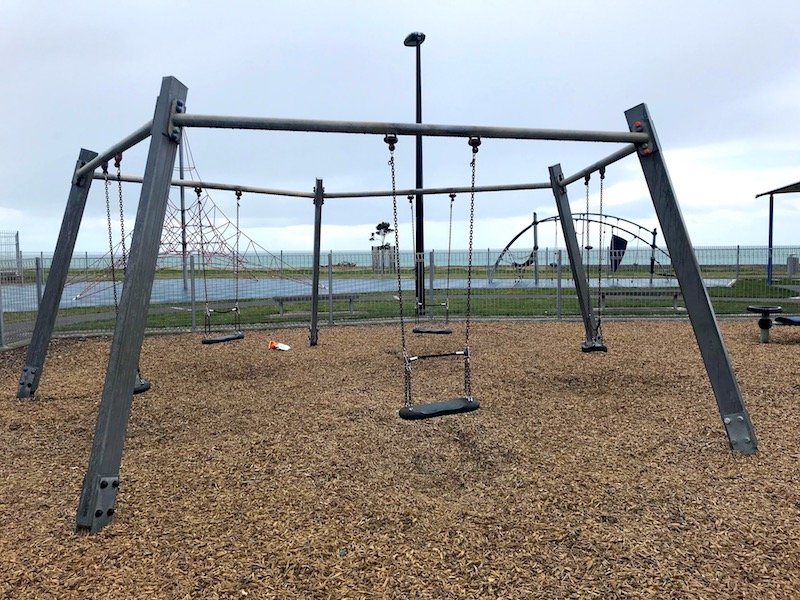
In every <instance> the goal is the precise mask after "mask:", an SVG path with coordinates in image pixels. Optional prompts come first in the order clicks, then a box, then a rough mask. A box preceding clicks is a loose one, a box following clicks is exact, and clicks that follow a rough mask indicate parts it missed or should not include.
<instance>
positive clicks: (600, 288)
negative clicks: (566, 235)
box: [594, 167, 606, 344]
mask: <svg viewBox="0 0 800 600" xmlns="http://www.w3.org/2000/svg"><path fill="white" fill-rule="evenodd" d="M605 178H606V168H605V167H601V169H600V236H599V253H598V258H597V299H598V300H597V326H596V327H595V336H594V337H595V341H599V342H600V343H601V344H602V343H603V330H602V328H601V321H602V308H601V307H602V302H601V301H600V299H601V298H602V297H603V182H604V181H605Z"/></svg>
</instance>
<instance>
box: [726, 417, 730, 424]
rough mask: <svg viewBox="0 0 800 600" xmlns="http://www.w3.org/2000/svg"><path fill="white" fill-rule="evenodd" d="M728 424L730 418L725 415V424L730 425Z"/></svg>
mask: <svg viewBox="0 0 800 600" xmlns="http://www.w3.org/2000/svg"><path fill="white" fill-rule="evenodd" d="M730 424H731V418H730V417H725V425H730Z"/></svg>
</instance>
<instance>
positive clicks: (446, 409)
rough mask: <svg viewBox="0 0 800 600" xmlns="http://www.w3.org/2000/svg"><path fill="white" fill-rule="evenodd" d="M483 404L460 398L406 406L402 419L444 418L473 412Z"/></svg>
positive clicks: (474, 400)
mask: <svg viewBox="0 0 800 600" xmlns="http://www.w3.org/2000/svg"><path fill="white" fill-rule="evenodd" d="M480 407H481V403H480V402H479V401H478V400H476V399H475V398H466V397H464V396H460V397H458V398H453V399H452V400H443V401H441V402H432V403H430V404H415V405H414V406H404V407H403V408H401V409H400V418H401V419H405V420H406V421H416V420H417V419H432V418H433V417H443V416H444V415H456V414H459V413H467V412H472V411H473V410H478V409H479V408H480Z"/></svg>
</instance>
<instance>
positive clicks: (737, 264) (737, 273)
mask: <svg viewBox="0 0 800 600" xmlns="http://www.w3.org/2000/svg"><path fill="white" fill-rule="evenodd" d="M740 264H741V263H740V262H739V245H738V244H737V245H736V280H737V281H738V280H739V265H740Z"/></svg>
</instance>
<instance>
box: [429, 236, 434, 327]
mask: <svg viewBox="0 0 800 600" xmlns="http://www.w3.org/2000/svg"><path fill="white" fill-rule="evenodd" d="M428 264H429V265H430V266H429V268H428V288H429V290H430V291H429V292H428V304H429V305H430V306H431V309H430V310H429V311H428V313H429V314H430V316H431V317H433V316H434V315H433V313H434V312H435V311H434V309H433V307H434V306H436V289H435V288H434V287H433V286H434V283H435V281H436V274H435V273H434V271H435V269H436V259H435V258H434V251H433V250H431V252H430V255H429V257H428Z"/></svg>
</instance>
